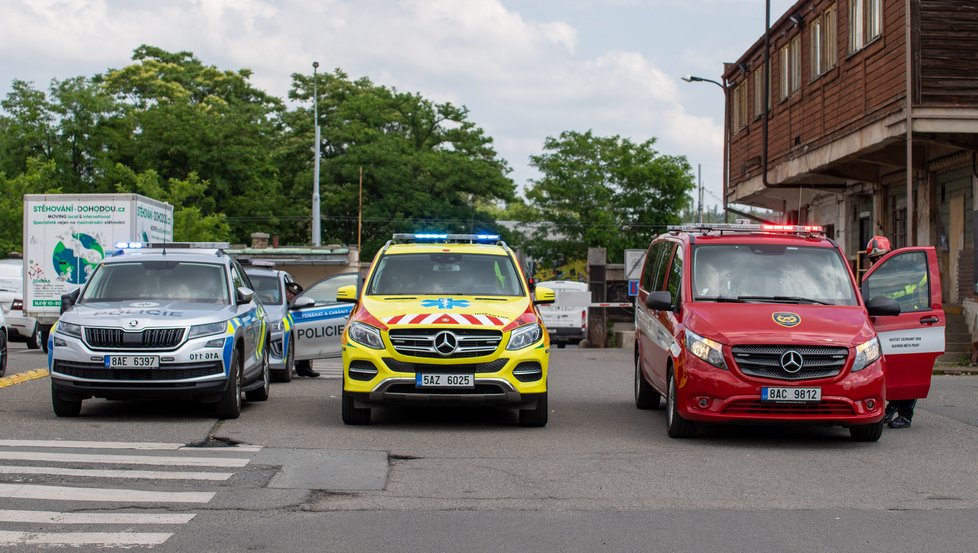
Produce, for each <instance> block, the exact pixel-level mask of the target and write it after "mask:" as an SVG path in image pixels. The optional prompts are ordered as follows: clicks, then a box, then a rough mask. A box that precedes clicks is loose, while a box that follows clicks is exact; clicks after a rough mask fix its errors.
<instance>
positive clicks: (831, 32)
mask: <svg viewBox="0 0 978 553" xmlns="http://www.w3.org/2000/svg"><path fill="white" fill-rule="evenodd" d="M835 13H836V12H835V6H833V7H831V8H829V9H827V10H825V11H824V12H822V15H820V16H819V17H817V18H815V20H814V21H812V26H811V37H812V79H814V78H816V77H819V76H820V75H823V74H824V73H825V72H826V71H828V70H829V69H832V68H833V67H835V64H836V61H837V59H838V56H837V55H836V42H835V37H836V31H835V22H836V17H835Z"/></svg>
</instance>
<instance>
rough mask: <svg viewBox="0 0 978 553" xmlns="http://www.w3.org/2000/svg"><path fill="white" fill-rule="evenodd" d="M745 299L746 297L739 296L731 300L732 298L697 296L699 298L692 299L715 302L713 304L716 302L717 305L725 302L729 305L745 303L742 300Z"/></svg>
mask: <svg viewBox="0 0 978 553" xmlns="http://www.w3.org/2000/svg"><path fill="white" fill-rule="evenodd" d="M745 297H746V296H740V297H737V298H733V297H730V296H699V297H697V298H693V299H694V300H695V301H715V302H718V303H725V302H729V303H747V301H746V300H745V299H744V298H745Z"/></svg>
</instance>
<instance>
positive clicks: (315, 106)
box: [312, 61, 322, 246]
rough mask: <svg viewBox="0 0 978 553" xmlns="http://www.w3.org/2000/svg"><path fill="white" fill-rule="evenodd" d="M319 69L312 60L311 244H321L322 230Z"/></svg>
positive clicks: (317, 63) (316, 63) (317, 64)
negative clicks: (313, 137) (313, 134)
mask: <svg viewBox="0 0 978 553" xmlns="http://www.w3.org/2000/svg"><path fill="white" fill-rule="evenodd" d="M317 69H319V62H318V61H314V62H312V112H313V126H314V127H315V131H314V132H315V135H316V137H315V142H314V143H313V148H312V150H313V156H314V161H313V166H312V245H313V246H319V245H321V244H322V232H321V230H320V228H319V224H320V220H319V87H318V84H319V77H318V76H317V75H316V70H317Z"/></svg>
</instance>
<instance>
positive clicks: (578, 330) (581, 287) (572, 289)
mask: <svg viewBox="0 0 978 553" xmlns="http://www.w3.org/2000/svg"><path fill="white" fill-rule="evenodd" d="M537 285H539V286H545V287H547V288H550V289H552V290H553V291H554V293H555V294H556V297H557V301H556V302H554V303H553V304H552V305H541V306H540V307H539V309H540V315H541V316H542V317H543V324H544V326H546V327H547V332H548V333H549V334H550V343H552V344H556V345H557V347H558V348H562V347H564V346H566V345H567V344H576V343H578V342H580V341H581V340H583V339H584V338H586V337H587V307H588V304H589V303H591V292H589V291H588V289H587V283H586V282H576V281H573V280H551V281H547V282H538V283H537Z"/></svg>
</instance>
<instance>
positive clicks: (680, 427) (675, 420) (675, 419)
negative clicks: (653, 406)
mask: <svg viewBox="0 0 978 553" xmlns="http://www.w3.org/2000/svg"><path fill="white" fill-rule="evenodd" d="M667 376H668V378H667V381H666V382H667V383H666V386H667V387H668V393H667V395H666V433H667V434H669V437H670V438H680V439H685V438H692V437H693V436H695V435H696V425H695V424H693V422H692V421H688V420H686V419H684V418H683V416H682V415H680V414H679V407H677V406H676V379H675V378H674V377H673V374H672V369H669V373H668V375H667Z"/></svg>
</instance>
